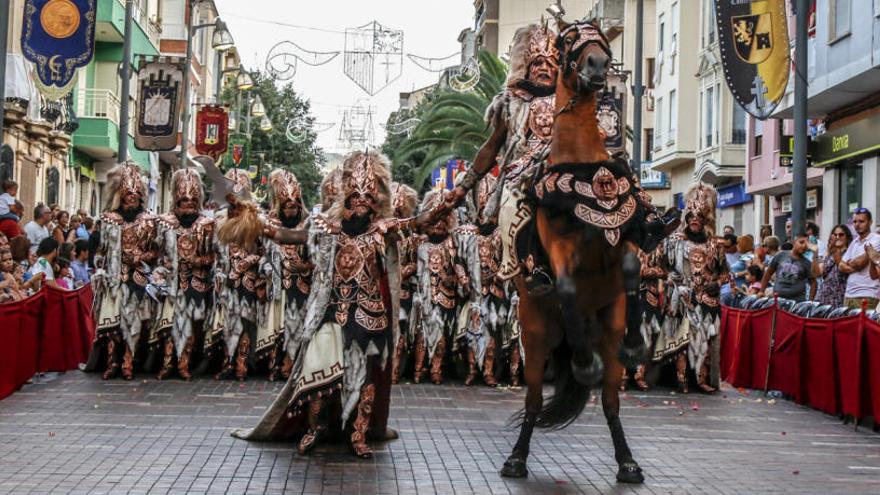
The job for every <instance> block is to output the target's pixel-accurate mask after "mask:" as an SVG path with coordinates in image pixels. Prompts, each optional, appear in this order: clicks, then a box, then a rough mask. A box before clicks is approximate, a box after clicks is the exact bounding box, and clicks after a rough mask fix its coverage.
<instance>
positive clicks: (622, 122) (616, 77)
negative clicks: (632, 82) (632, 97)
mask: <svg viewBox="0 0 880 495" xmlns="http://www.w3.org/2000/svg"><path fill="white" fill-rule="evenodd" d="M627 91H628V88H627V87H626V74H625V73H619V72H609V73H608V78H607V81H606V83H605V89H604V91H602V92H601V93H600V94H599V95H598V98H597V99H596V117H597V119H598V121H599V129H601V130H602V132H603V133H605V149H606V150H607V151H608V153H610V154H612V155H613V154H614V153H617V152H620V151H622V152H626V93H627Z"/></svg>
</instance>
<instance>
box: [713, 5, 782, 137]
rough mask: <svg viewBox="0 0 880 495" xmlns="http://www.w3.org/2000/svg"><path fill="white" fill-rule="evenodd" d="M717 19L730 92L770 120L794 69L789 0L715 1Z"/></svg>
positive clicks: (742, 102)
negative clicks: (789, 38)
mask: <svg viewBox="0 0 880 495" xmlns="http://www.w3.org/2000/svg"><path fill="white" fill-rule="evenodd" d="M715 20H716V21H717V23H718V42H719V45H720V48H721V63H722V65H723V66H724V77H725V78H726V79H727V86H728V87H729V88H730V92H731V93H733V96H734V98H736V101H737V102H738V103H739V104H740V106H742V107H743V109H745V111H746V112H748V113H750V114H752V115H753V116H755V118H757V119H761V120H764V119H766V118H767V117H769V116H770V114H771V113H773V110H774V109H775V108H776V105H778V104H779V102H780V101H781V100H782V97H783V96H785V86H786V85H787V84H788V73H789V71H790V70H791V58H790V55H789V51H788V50H789V48H788V27H787V25H786V24H787V19H786V14H785V0H715Z"/></svg>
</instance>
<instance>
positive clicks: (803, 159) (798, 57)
mask: <svg viewBox="0 0 880 495" xmlns="http://www.w3.org/2000/svg"><path fill="white" fill-rule="evenodd" d="M807 3H808V2H807V0H797V14H796V15H795V23H796V24H797V25H796V26H795V45H794V56H795V63H794V157H793V160H792V170H791V226H792V234H793V235H800V234H803V233H804V231H805V229H806V213H807V211H806V210H807V208H806V207H807V28H808V26H807V11H808V10H809V6H808V5H807Z"/></svg>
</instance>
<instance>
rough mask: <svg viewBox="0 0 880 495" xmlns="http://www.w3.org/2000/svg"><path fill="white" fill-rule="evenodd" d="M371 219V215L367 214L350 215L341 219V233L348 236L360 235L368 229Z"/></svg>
mask: <svg viewBox="0 0 880 495" xmlns="http://www.w3.org/2000/svg"><path fill="white" fill-rule="evenodd" d="M372 219H373V214H372V213H368V214H366V215H355V214H352V215H350V216H348V217H345V218H343V219H342V221H341V225H342V231H343V232H345V234H346V235H350V236H356V235H361V234H363V233H365V232H366V231H367V229H369V228H370V223H371V221H372Z"/></svg>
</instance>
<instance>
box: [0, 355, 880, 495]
mask: <svg viewBox="0 0 880 495" xmlns="http://www.w3.org/2000/svg"><path fill="white" fill-rule="evenodd" d="M281 386H282V385H281V384H280V383H269V382H266V381H262V380H252V381H247V382H245V383H237V382H217V381H213V380H210V379H207V378H205V379H197V380H194V381H192V382H189V383H185V382H180V381H165V382H157V381H155V380H153V379H141V380H135V381H133V382H124V381H109V382H105V381H102V380H101V379H100V377H99V376H98V375H96V374H84V373H80V372H69V373H67V374H62V375H55V374H49V375H46V376H43V377H41V378H39V380H36V383H32V384H29V385H27V386H25V387H24V389H23V390H21V391H19V392H17V393H15V394H14V395H12V396H11V397H9V398H7V399H5V400H3V401H0V493H15V494H19V493H21V494H25V493H47V494H58V493H95V494H98V493H108V494H116V493H120V494H121V493H132V494H134V493H140V494H147V493H150V494H152V493H230V494H248V493H299V494H334V493H340V494H350V493H383V494H386V493H387V494H393V493H402V494H410V493H419V494H429V493H443V494H446V493H479V494H488V493H492V494H501V493H523V494H526V493H527V494H534V493H563V494H568V493H631V492H635V493H676V494H679V493H736V494H741V493H823V494H824V493H865V494H867V493H872V494H876V493H880V435H878V434H877V433H873V432H872V431H871V430H870V429H868V428H859V429H855V428H853V426H852V425H851V424H844V423H842V422H841V421H840V420H839V419H838V418H836V417H832V416H828V415H825V414H822V413H820V412H818V411H815V410H812V409H809V408H807V407H803V406H798V405H796V404H793V403H791V402H788V401H785V400H773V399H767V398H765V397H764V396H763V395H762V394H760V393H759V392H748V391H743V390H736V389H731V388H729V387H726V388H724V389H722V390H721V391H720V392H719V393H718V394H717V395H714V396H706V395H697V394H691V395H686V396H683V395H678V394H675V393H674V392H671V391H669V390H664V389H658V390H655V391H651V392H647V393H642V392H632V391H631V392H627V393H625V394H623V395H622V399H621V400H622V407H621V417H622V420H623V424H624V428H625V429H626V433H627V435H628V438H629V440H630V446H631V447H632V449H633V452H634V454H635V456H636V459H637V460H638V461H639V462H640V464H641V466H642V468H643V469H644V470H645V475H646V480H645V484H644V485H641V486H631V485H619V484H617V483H616V482H615V473H616V470H617V468H616V464H615V462H614V458H613V449H612V446H611V439H610V436H609V434H608V429H607V427H606V425H605V420H604V417H603V415H602V411H601V406H597V405H596V403H595V401H593V402H592V403H591V405H589V406H588V407H587V410H586V412H585V413H584V414H583V416H582V417H581V418H580V419H578V420H577V421H576V422H575V423H574V424H572V425H571V426H569V427H568V428H566V429H564V430H561V431H552V432H546V431H538V432H536V434H535V437H534V440H533V441H532V453H531V457H530V459H529V468H530V471H531V473H530V476H529V477H528V478H527V479H523V480H509V479H505V478H501V477H500V476H499V475H498V470H499V468H500V467H501V465H502V463H503V462H504V459H505V458H506V456H507V455H508V454H509V452H510V449H511V446H512V444H513V442H514V441H515V438H516V433H515V431H514V430H512V429H511V428H510V427H509V426H508V423H507V422H508V419H509V417H510V415H511V413H513V412H514V411H515V410H517V409H518V408H520V407H521V406H522V403H523V396H524V391H525V389H521V388H517V389H511V388H497V389H490V388H485V387H464V386H462V385H460V384H455V383H450V384H446V385H441V386H437V385H428V384H422V385H412V384H403V385H399V386H395V387H394V389H393V398H392V411H391V420H390V421H391V426H393V427H395V428H396V429H397V430H398V431H399V432H400V439H398V440H395V441H391V442H388V443H385V444H380V445H377V452H376V456H375V457H374V458H373V459H371V460H365V461H364V460H358V459H356V458H354V457H353V456H351V454H350V453H349V452H348V449H347V448H346V446H345V445H344V444H341V443H338V444H333V443H330V444H323V445H321V446H320V447H319V448H318V449H317V450H316V452H315V453H314V454H312V455H311V456H309V457H301V456H298V455H296V452H295V447H294V445H293V444H292V443H265V444H260V443H248V442H245V441H242V440H236V439H234V438H232V437H231V436H230V435H229V431H230V430H231V429H232V428H236V427H242V426H251V425H253V424H254V423H255V422H256V421H257V419H258V418H259V416H260V415H261V413H262V412H263V410H264V409H265V408H266V407H267V406H268V405H269V403H270V402H271V401H272V399H273V398H274V396H275V394H276V393H277V392H278V390H279V389H280V388H281Z"/></svg>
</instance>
